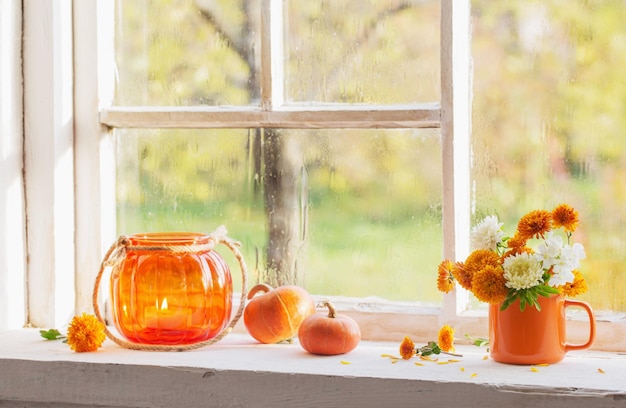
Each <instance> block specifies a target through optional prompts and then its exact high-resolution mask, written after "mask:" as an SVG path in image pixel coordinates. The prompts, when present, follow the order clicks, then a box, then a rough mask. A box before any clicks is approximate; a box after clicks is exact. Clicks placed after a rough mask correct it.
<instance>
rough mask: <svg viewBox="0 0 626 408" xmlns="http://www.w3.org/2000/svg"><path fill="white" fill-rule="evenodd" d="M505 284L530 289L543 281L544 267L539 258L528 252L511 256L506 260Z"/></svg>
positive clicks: (504, 266) (508, 286) (514, 287)
mask: <svg viewBox="0 0 626 408" xmlns="http://www.w3.org/2000/svg"><path fill="white" fill-rule="evenodd" d="M502 266H503V268H504V279H506V283H505V286H506V287H507V288H511V289H516V290H519V289H528V288H532V287H533V286H537V285H539V284H541V283H542V277H543V269H542V268H541V262H540V261H539V259H538V258H537V257H535V256H533V255H531V254H528V253H525V252H524V253H521V254H517V255H513V256H509V257H507V258H506V259H505V260H504V263H503V265H502Z"/></svg>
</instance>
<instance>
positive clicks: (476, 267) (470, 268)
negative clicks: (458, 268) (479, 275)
mask: <svg viewBox="0 0 626 408" xmlns="http://www.w3.org/2000/svg"><path fill="white" fill-rule="evenodd" d="M501 264H502V261H501V259H500V256H498V254H497V253H495V252H493V251H491V250H489V249H477V250H475V251H472V253H471V254H470V255H469V256H468V257H467V259H466V260H465V270H466V271H467V273H468V274H469V275H470V276H472V279H473V276H474V274H475V273H476V272H478V271H480V270H481V269H483V268H484V267H485V266H487V265H492V266H500V265H501Z"/></svg>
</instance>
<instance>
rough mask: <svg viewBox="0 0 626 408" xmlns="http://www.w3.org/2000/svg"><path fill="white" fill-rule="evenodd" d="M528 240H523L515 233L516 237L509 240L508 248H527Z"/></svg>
mask: <svg viewBox="0 0 626 408" xmlns="http://www.w3.org/2000/svg"><path fill="white" fill-rule="evenodd" d="M526 241H527V240H526V239H523V238H522V237H521V236H520V235H519V233H517V232H516V233H515V235H513V237H512V238H509V240H508V241H507V242H506V244H507V246H508V247H509V248H510V249H512V250H513V249H517V248H523V247H525V246H526Z"/></svg>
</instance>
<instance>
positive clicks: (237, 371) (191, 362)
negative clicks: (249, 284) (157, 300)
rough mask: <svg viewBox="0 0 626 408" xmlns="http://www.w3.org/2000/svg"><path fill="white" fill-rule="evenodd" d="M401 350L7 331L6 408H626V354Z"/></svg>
mask: <svg viewBox="0 0 626 408" xmlns="http://www.w3.org/2000/svg"><path fill="white" fill-rule="evenodd" d="M418 345H420V344H418ZM398 346H399V344H395V343H373V342H361V344H360V345H359V346H358V347H357V349H355V350H354V351H352V352H351V353H349V354H345V355H340V356H314V355H311V354H308V353H306V352H304V351H303V349H302V348H300V346H299V345H298V344H276V345H262V344H258V343H256V342H255V341H254V340H253V339H252V338H251V337H249V336H248V335H247V334H241V333H231V334H229V335H228V336H226V338H224V339H223V340H222V341H220V342H219V343H217V344H214V345H211V346H208V347H205V348H202V349H199V350H194V351H187V352H146V351H132V350H128V349H124V348H121V347H119V346H117V345H116V344H115V343H113V342H111V341H110V340H108V339H107V340H106V341H105V343H104V345H103V347H102V348H101V349H100V350H99V351H98V352H94V353H75V352H73V351H71V350H70V348H69V346H68V345H67V344H64V343H62V342H60V341H46V340H43V339H42V338H41V337H40V336H39V333H38V330H36V329H23V330H17V331H7V332H2V333H0V406H2V407H5V406H7V407H13V406H16V407H18V406H19V407H81V406H98V407H209V406H211V407H213V406H215V407H283V406H284V407H316V408H319V407H324V408H327V407H340V406H344V407H352V406H354V407H357V406H358V407H386V408H387V407H395V406H398V407H408V406H422V405H423V406H428V407H429V408H432V407H453V406H454V407H460V406H480V407H525V406H528V407H531V406H532V407H537V406H549V407H551V408H558V407H577V406H580V407H586V408H587V407H626V355H624V354H621V353H603V352H571V353H569V354H568V356H567V357H566V358H565V359H564V360H563V361H562V362H560V363H558V364H554V365H550V366H546V367H536V368H535V369H534V370H533V369H531V367H528V366H514V365H506V364H499V363H497V362H494V361H493V360H491V359H489V358H487V359H485V356H486V355H487V353H486V350H485V349H481V348H477V347H474V346H468V345H461V346H458V347H457V351H458V352H460V353H462V354H463V357H462V358H458V360H460V361H458V362H450V363H448V364H438V363H434V362H428V361H420V360H419V359H418V358H413V359H411V360H409V361H405V360H399V361H397V362H396V363H392V360H391V359H389V358H386V357H382V356H381V355H384V354H391V355H398ZM438 357H439V362H447V361H448V359H449V358H453V359H456V358H454V357H448V356H443V355H440V356H438ZM415 362H421V363H423V364H424V365H422V366H418V365H416V364H414V363H415ZM601 371H603V372H601Z"/></svg>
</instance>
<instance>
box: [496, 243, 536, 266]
mask: <svg viewBox="0 0 626 408" xmlns="http://www.w3.org/2000/svg"><path fill="white" fill-rule="evenodd" d="M534 252H535V251H533V249H532V248H528V247H526V246H522V247H515V248H511V249H509V250H508V251H506V252H505V253H504V254H503V255H502V262H504V260H505V259H506V258H508V257H509V256H513V255H519V254H523V253H527V254H532V253H534Z"/></svg>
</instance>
